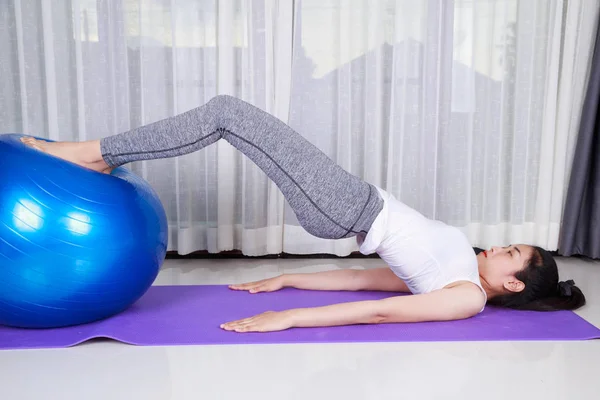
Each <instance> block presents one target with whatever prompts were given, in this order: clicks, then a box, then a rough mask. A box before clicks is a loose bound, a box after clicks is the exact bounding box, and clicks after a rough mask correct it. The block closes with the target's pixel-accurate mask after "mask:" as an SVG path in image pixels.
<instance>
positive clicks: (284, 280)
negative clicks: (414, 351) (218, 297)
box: [230, 267, 409, 293]
mask: <svg viewBox="0 0 600 400" xmlns="http://www.w3.org/2000/svg"><path fill="white" fill-rule="evenodd" d="M284 287H293V288H296V289H306V290H349V291H355V290H380V291H389V292H409V290H408V287H407V286H406V284H405V283H404V281H402V279H400V278H398V277H397V276H396V275H395V274H394V272H393V271H392V270H391V269H389V268H387V267H386V268H374V269H366V270H356V269H340V270H334V271H323V272H313V273H305V274H284V275H280V276H276V277H274V278H270V279H264V280H261V281H257V282H250V283H244V284H241V285H231V286H230V288H232V289H235V290H247V291H250V292H252V293H259V292H272V291H275V290H279V289H281V288H284Z"/></svg>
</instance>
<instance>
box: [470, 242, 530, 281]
mask: <svg viewBox="0 0 600 400" xmlns="http://www.w3.org/2000/svg"><path fill="white" fill-rule="evenodd" d="M533 251H534V250H533V247H531V246H528V245H524V244H517V245H510V246H507V247H492V248H491V249H490V250H486V251H482V252H481V253H479V254H478V255H477V262H478V265H479V275H480V276H481V277H482V278H483V279H484V280H485V281H486V282H487V284H488V285H489V286H490V287H491V288H493V289H494V290H496V291H498V292H504V291H510V292H520V291H522V290H523V289H524V288H525V284H524V283H523V282H521V281H519V280H518V279H517V278H516V277H515V275H516V274H517V273H518V272H519V271H521V270H523V269H524V268H525V264H526V263H527V261H528V260H529V259H530V258H531V256H532V255H533Z"/></svg>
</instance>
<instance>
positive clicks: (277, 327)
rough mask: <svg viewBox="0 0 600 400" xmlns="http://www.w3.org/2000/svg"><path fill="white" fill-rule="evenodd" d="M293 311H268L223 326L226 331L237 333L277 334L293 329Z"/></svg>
mask: <svg viewBox="0 0 600 400" xmlns="http://www.w3.org/2000/svg"><path fill="white" fill-rule="evenodd" d="M292 313H293V310H288V311H277V312H276V311H267V312H264V313H262V314H258V315H255V316H253V317H250V318H244V319H239V320H237V321H232V322H227V323H226V324H221V328H222V329H225V330H226V331H235V332H275V331H283V330H285V329H288V328H291V327H292Z"/></svg>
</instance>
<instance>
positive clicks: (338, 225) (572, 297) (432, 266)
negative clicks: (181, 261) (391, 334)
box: [22, 96, 585, 332]
mask: <svg viewBox="0 0 600 400" xmlns="http://www.w3.org/2000/svg"><path fill="white" fill-rule="evenodd" d="M221 138H224V139H225V140H227V141H228V142H229V143H231V144H232V145H233V146H235V147H236V148H237V149H238V150H240V151H241V152H242V153H244V154H245V155H246V156H248V157H250V158H251V159H252V160H253V161H254V162H255V163H256V164H257V165H258V166H259V167H260V168H261V169H262V170H263V171H264V172H265V173H266V174H267V175H268V176H269V177H270V178H271V179H272V180H273V181H274V182H275V183H276V184H277V186H278V187H279V188H280V190H281V191H282V192H283V195H284V196H285V198H286V199H287V201H288V203H289V204H290V206H291V207H292V209H293V210H294V212H295V214H296V215H297V217H298V220H299V222H300V224H301V225H302V226H303V227H304V229H306V230H307V231H308V232H309V233H311V234H312V235H314V236H317V237H320V238H327V239H340V238H347V237H356V238H357V242H358V244H359V248H360V251H361V253H363V254H372V253H374V252H376V253H377V254H378V255H379V256H380V257H381V258H382V259H383V260H384V261H385V262H386V263H387V264H388V265H389V268H378V269H370V270H363V271H361V270H340V271H329V272H319V273H313V274H292V275H282V276H278V277H276V278H272V279H266V280H262V281H259V282H253V283H247V284H242V285H232V286H230V288H231V289H234V290H247V291H249V292H251V293H258V292H270V291H274V290H278V289H280V288H282V287H295V288H300V289H312V290H381V291H393V292H411V293H413V294H414V296H398V297H390V298H386V299H383V300H375V301H359V302H351V303H343V304H335V305H330V306H325V307H316V308H307V309H293V310H287V311H281V312H265V313H263V314H259V315H256V316H253V317H250V318H245V319H242V320H238V321H232V322H228V323H224V324H222V325H221V328H223V329H226V330H229V331H236V332H267V331H278V330H283V329H287V328H291V327H310V326H333V325H348V324H368V323H392V322H418V321H444V320H455V319H463V318H469V317H472V316H474V315H476V314H478V313H480V312H481V311H482V310H483V309H484V307H485V304H486V302H489V303H491V304H496V305H500V306H506V307H512V308H517V309H528V310H540V311H542V310H544V311H547V310H565V309H575V308H578V307H580V306H582V305H583V304H584V303H585V298H584V296H583V294H582V292H581V290H579V289H578V288H577V287H576V286H574V283H573V282H572V281H568V282H560V283H559V280H558V270H557V267H556V263H555V262H554V260H553V259H552V256H551V255H550V254H549V253H548V252H546V251H544V250H543V249H540V248H538V247H532V246H527V245H513V246H508V247H504V248H500V247H494V248H492V249H491V250H489V251H482V252H480V253H479V254H478V255H475V253H474V252H473V248H472V247H471V245H470V244H469V242H468V240H467V238H466V237H465V236H464V235H463V234H462V233H461V232H460V231H459V230H458V229H456V228H453V227H450V226H448V225H445V224H443V223H441V222H438V221H433V220H429V219H427V218H425V217H424V216H423V215H421V214H419V213H418V212H417V211H415V210H413V209H411V208H409V207H408V206H406V205H404V204H403V203H401V202H399V201H398V200H396V199H395V198H394V197H393V196H391V195H390V194H388V193H386V192H385V191H384V190H382V189H380V188H378V187H375V186H373V185H371V184H368V183H366V182H364V181H362V180H361V179H359V178H358V177H356V176H354V175H352V174H350V173H348V172H346V171H345V170H343V169H342V168H341V167H339V166H338V165H336V164H335V163H334V162H333V161H332V160H331V159H329V158H328V157H327V156H326V155H325V154H324V153H322V152H321V151H320V150H318V149H317V148H316V147H315V146H313V145H312V144H311V143H309V142H308V141H306V140H305V139H304V138H303V137H302V136H300V135H299V134H298V133H296V132H294V131H293V130H292V129H291V128H290V127H289V126H287V125H286V124H284V123H283V122H281V121H280V120H278V119H276V118H275V117H273V116H271V115H269V114H268V113H266V112H263V111H262V110H260V109H258V108H256V107H254V106H252V105H250V104H248V103H245V102H243V101H241V100H239V99H236V98H234V97H230V96H217V97H215V98H214V99H212V100H211V101H209V102H208V103H207V104H205V105H204V106H201V107H199V108H196V109H193V110H191V111H188V112H186V113H184V114H181V115H178V116H175V117H172V118H168V119H165V120H162V121H158V122H155V123H153V124H150V125H147V126H142V127H139V128H137V129H134V130H132V131H129V132H125V133H121V134H118V135H115V136H111V137H107V138H104V139H102V140H96V141H87V142H81V143H66V142H56V143H48V142H45V141H38V140H36V139H33V138H28V137H27V138H23V139H22V140H23V142H24V143H26V144H27V145H29V146H32V147H34V148H36V149H38V150H41V151H45V152H47V153H49V154H50V155H53V156H56V157H60V158H62V159H65V160H67V161H70V162H73V163H75V164H78V165H80V166H83V167H86V168H90V169H92V170H95V171H98V172H105V173H109V172H110V171H111V170H112V169H113V168H115V167H117V166H120V165H123V164H126V163H129V162H133V161H138V160H150V159H158V158H165V157H176V156H179V155H182V154H187V153H190V152H194V151H197V150H200V149H202V148H203V147H206V146H208V145H209V144H211V143H214V142H216V141H217V140H219V139H221Z"/></svg>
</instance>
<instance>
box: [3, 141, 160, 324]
mask: <svg viewBox="0 0 600 400" xmlns="http://www.w3.org/2000/svg"><path fill="white" fill-rule="evenodd" d="M22 136H23V135H18V134H4V135H0V324H3V325H7V326H14V327H21V328H54V327H63V326H70V325H79V324H83V323H88V322H92V321H96V320H100V319H103V318H107V317H110V316H113V315H115V314H117V313H120V312H121V311H123V310H125V309H127V308H128V307H129V306H130V305H132V304H133V303H134V302H135V301H136V300H138V299H139V298H140V297H141V296H142V295H143V294H144V293H145V292H146V291H147V290H148V288H149V287H150V286H151V285H152V283H153V282H154V280H155V278H156V276H157V274H158V272H159V270H160V267H161V265H162V263H163V261H164V258H165V255H166V251H167V218H166V215H165V211H164V209H163V207H162V204H161V202H160V200H159V199H158V196H157V195H156V193H155V192H154V191H153V190H152V188H151V187H150V185H149V184H148V183H147V182H146V181H144V180H143V179H141V178H140V177H138V176H137V175H135V174H133V173H131V172H129V171H128V170H127V169H125V168H117V169H115V170H113V172H112V174H111V175H108V174H102V173H97V172H94V171H91V170H89V169H87V168H83V167H80V166H77V165H75V164H73V163H71V162H68V161H64V160H61V159H59V158H57V157H54V156H51V155H49V154H46V153H44V152H40V151H38V150H35V149H32V148H30V147H29V146H26V145H24V144H23V143H22V142H21V141H20V138H21V137H22ZM42 140H44V139H42Z"/></svg>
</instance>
